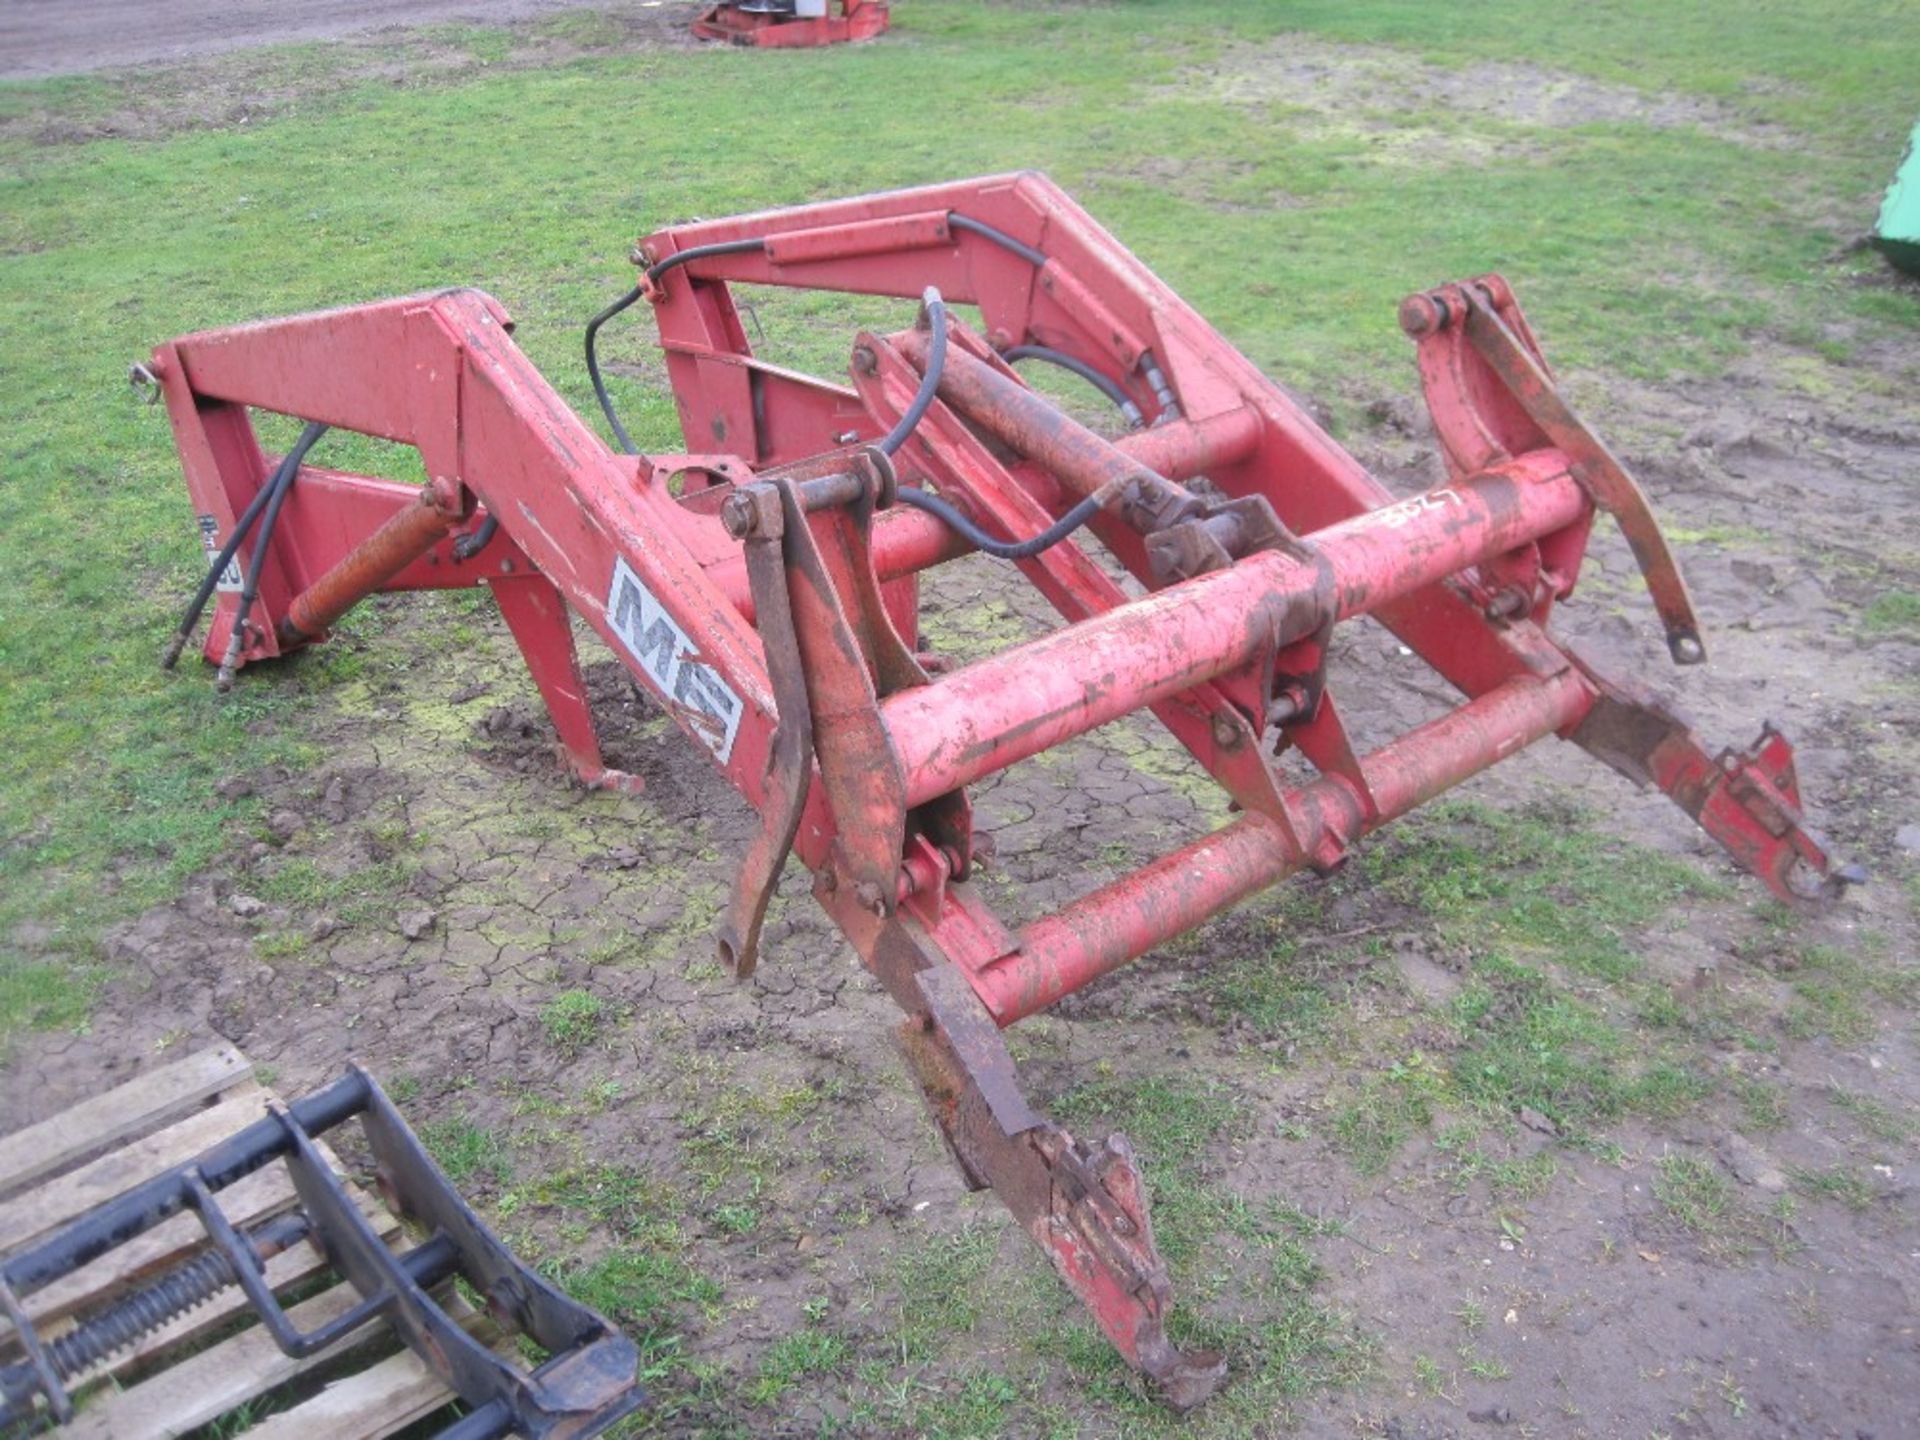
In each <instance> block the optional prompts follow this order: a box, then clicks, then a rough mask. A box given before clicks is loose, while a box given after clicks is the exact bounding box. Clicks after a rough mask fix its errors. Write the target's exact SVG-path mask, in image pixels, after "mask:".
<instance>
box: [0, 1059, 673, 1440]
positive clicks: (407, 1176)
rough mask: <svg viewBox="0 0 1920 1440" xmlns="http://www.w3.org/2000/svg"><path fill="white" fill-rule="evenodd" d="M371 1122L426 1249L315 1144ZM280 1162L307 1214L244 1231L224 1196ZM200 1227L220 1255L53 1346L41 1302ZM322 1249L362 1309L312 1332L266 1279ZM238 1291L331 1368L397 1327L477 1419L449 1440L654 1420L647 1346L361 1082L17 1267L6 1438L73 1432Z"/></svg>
mask: <svg viewBox="0 0 1920 1440" xmlns="http://www.w3.org/2000/svg"><path fill="white" fill-rule="evenodd" d="M354 1116H358V1117H359V1118H360V1123H361V1128H362V1130H363V1131H364V1133H365V1135H366V1138H367V1143H368V1146H369V1148H370V1149H371V1151H372V1153H373V1160H374V1167H375V1179H376V1184H377V1187H378V1189H379V1191H380V1195H381V1198H382V1199H383V1200H385V1201H386V1203H387V1205H388V1206H389V1207H390V1208H391V1209H392V1210H393V1211H394V1212H395V1213H396V1214H397V1215H398V1216H399V1217H400V1218H401V1219H403V1220H407V1221H410V1222H412V1223H413V1224H414V1225H416V1226H417V1227H418V1228H419V1229H420V1230H421V1231H422V1232H424V1233H425V1235H426V1237H427V1238H426V1239H425V1240H424V1241H423V1242H422V1243H421V1244H419V1245H417V1246H415V1247H414V1248H412V1249H410V1250H407V1251H404V1252H398V1253H396V1252H395V1251H393V1250H390V1249H389V1248H388V1247H387V1245H386V1243H385V1242H384V1241H382V1240H381V1238H380V1236H379V1234H378V1232H376V1231H375V1229H374V1228H373V1226H372V1225H371V1224H369V1223H368V1221H367V1219H366V1217H365V1216H364V1215H363V1214H362V1213H361V1211H360V1208H359V1206H358V1205H356V1204H355V1203H354V1200H353V1197H352V1196H351V1195H349V1194H348V1193H347V1190H346V1188H345V1186H344V1185H343V1184H342V1182H341V1181H340V1179H339V1178H338V1177H336V1176H335V1175H334V1173H333V1169H332V1167H331V1166H330V1165H329V1164H328V1163H327V1161H326V1158H325V1157H324V1156H323V1155H322V1154H321V1153H320V1151H319V1149H318V1148H317V1147H316V1145H315V1143H314V1137H315V1136H318V1135H320V1134H322V1133H324V1132H325V1131H327V1130H330V1129H332V1128H333V1127H334V1126H336V1125H338V1124H340V1123H342V1122H343V1121H346V1120H349V1119H351V1118H353V1117H354ZM275 1161H282V1162H284V1163H285V1164H286V1166H287V1170H288V1173H289V1175H290V1176H291V1178H292V1181H293V1187H294V1191H295V1193H296V1194H297V1195H298V1196H299V1208H298V1209H296V1210H293V1211H290V1212H288V1213H286V1214H283V1215H279V1216H276V1217H275V1218H273V1219H270V1220H266V1221H263V1222H261V1223H260V1224H258V1225H255V1226H253V1227H251V1228H250V1229H248V1230H246V1231H241V1230H238V1229H236V1228H235V1227H234V1225H233V1224H232V1223H231V1222H230V1221H229V1220H228V1218H227V1216H226V1214H225V1213H224V1212H223V1211H222V1210H221V1208H220V1204H219V1201H218V1200H217V1199H216V1198H215V1196H216V1194H217V1192H218V1191H220V1190H222V1189H224V1188H225V1187H226V1186H228V1185H231V1184H232V1183H233V1182H234V1181H236V1180H238V1179H240V1178H241V1177H242V1176H245V1175H249V1174H252V1173H253V1172H254V1171H256V1170H259V1169H261V1168H262V1167H263V1166H265V1165H268V1164H271V1163H273V1162H275ZM183 1210H191V1211H193V1212H194V1213H195V1214H196V1215H198V1216H199V1218H200V1223H201V1225H202V1226H203V1227H204V1228H205V1230H206V1232H207V1238H208V1240H209V1242H210V1243H209V1246H208V1248H207V1249H206V1250H204V1251H202V1252H201V1253H199V1254H198V1255H196V1256H195V1257H194V1258H192V1259H190V1260H187V1261H185V1262H184V1263H182V1264H180V1265H178V1266H176V1267H174V1268H173V1269H172V1270H170V1271H168V1272H167V1273H166V1274H165V1275H163V1276H162V1277H161V1278H160V1279H158V1280H156V1281H154V1282H152V1283H151V1284H148V1285H146V1286H144V1287H142V1288H141V1289H140V1290H138V1291H137V1292H135V1293H134V1294H132V1295H129V1296H126V1297H124V1298H122V1299H120V1300H117V1301H114V1302H112V1303H111V1304H108V1305H106V1306H104V1307H102V1308H101V1309H99V1310H98V1311H96V1312H95V1313H93V1314H92V1315H90V1316H88V1317H86V1318H85V1319H83V1320H81V1322H80V1323H79V1324H78V1325H77V1326H75V1327H74V1328H73V1329H71V1330H69V1331H68V1332H66V1333H65V1334H62V1335H60V1336H58V1337H56V1338H54V1339H51V1340H48V1339H44V1338H43V1337H42V1336H41V1335H40V1334H39V1333H38V1331H36V1330H35V1328H34V1326H33V1325H32V1323H31V1322H30V1321H28V1319H27V1316H26V1308H25V1306H24V1305H23V1304H22V1303H21V1302H22V1300H23V1298H24V1297H25V1296H28V1295H30V1294H32V1293H33V1292H34V1291H36V1290H38V1289H40V1288H42V1287H43V1286H46V1285H49V1284H51V1283H53V1282H54V1281H55V1280H58V1279H59V1278H61V1277H62V1276H64V1275H68V1274H71V1273H72V1272H74V1271H75V1270H78V1269H79V1268H80V1267H81V1266H83V1265H86V1264H89V1263H90V1262H92V1261H93V1260H95V1259H97V1258H99V1257H100V1256H102V1255H104V1254H106V1253H108V1252H109V1251H111V1250H113V1249H115V1248H116V1247H118V1246H120V1245H123V1244H125V1243H126V1242H127V1241H129V1240H131V1239H133V1238H134V1237H135V1236H137V1235H140V1234H143V1233H144V1232H146V1231H148V1230H150V1229H152V1228H153V1227H154V1226H156V1225H158V1224H159V1223H160V1222H161V1221H163V1220H165V1219H167V1218H168V1217H169V1216H172V1215H176V1214H178V1213H180V1212H181V1211H183ZM307 1238H311V1239H313V1240H314V1242H315V1243H316V1244H317V1245H318V1246H319V1247H320V1249H321V1250H322V1252H323V1253H324V1254H325V1255H326V1257H327V1260H328V1262H329V1264H331V1265H332V1266H333V1268H334V1269H335V1270H336V1271H338V1272H339V1274H340V1275H341V1276H342V1277H343V1278H345V1279H346V1280H347V1281H348V1282H349V1283H350V1284H351V1285H352V1286H353V1287H354V1289H355V1290H356V1291H357V1292H358V1293H359V1296H360V1300H359V1303H358V1304H356V1305H354V1306H353V1307H352V1308H351V1309H349V1310H348V1311H347V1312H346V1313H345V1314H343V1315H340V1316H338V1317H337V1318H335V1319H333V1320H330V1321H328V1322H327V1323H326V1324H325V1325H322V1326H319V1327H317V1328H316V1329H313V1330H310V1331H302V1330H300V1329H298V1328H297V1327H296V1326H295V1325H294V1324H293V1322H292V1321H291V1320H290V1319H289V1318H288V1316H287V1312H286V1311H285V1310H284V1309H282V1308H281V1305H280V1303H279V1301H278V1300H276V1299H275V1298H274V1295H273V1291H272V1289H271V1287H270V1286H269V1285H268V1284H267V1282H266V1279H265V1275H264V1262H265V1260H266V1258H267V1257H268V1256H269V1255H272V1254H274V1253H276V1252H278V1251H280V1250H284V1249H286V1248H288V1247H289V1246H291V1245H295V1244H298V1243H299V1242H300V1241H301V1240H303V1239H307ZM456 1274H457V1275H460V1276H462V1277H464V1278H465V1279H466V1281H467V1282H468V1284H470V1285H472V1286H473V1287H474V1289H476V1290H477V1291H478V1292H479V1293H480V1294H481V1295H482V1296H484V1297H485V1298H486V1302H487V1310H488V1313H489V1315H490V1316H491V1317H492V1318H493V1320H494V1321H495V1322H496V1323H497V1324H499V1325H500V1326H501V1327H502V1328H503V1329H506V1330H509V1331H516V1332H521V1333H524V1334H525V1335H527V1336H528V1337H530V1338H531V1339H532V1340H533V1341H534V1342H535V1343H537V1344H538V1345H540V1346H541V1347H543V1348H544V1349H545V1350H546V1351H547V1352H548V1355H549V1356H550V1358H549V1359H548V1360H546V1361H545V1363H543V1364H541V1365H540V1366H539V1367H538V1368H537V1369H534V1370H533V1371H531V1372H528V1371H523V1370H520V1369H518V1368H516V1367H515V1366H513V1365H511V1364H509V1363H508V1362H507V1361H506V1360H504V1359H503V1358H501V1357H500V1356H499V1355H497V1354H495V1353H494V1352H493V1351H492V1350H490V1349H488V1348H487V1347H486V1346H485V1345H483V1344H481V1343H480V1342H479V1341H478V1340H476V1339H474V1337H473V1336H472V1335H470V1334H468V1333H467V1331H466V1330H465V1329H464V1328H462V1326H461V1325H460V1323H459V1322H458V1321H457V1320H455V1319H454V1318H453V1317H452V1316H450V1315H448V1314H447V1312H446V1311H445V1310H444V1309H442V1308H441V1306H440V1305H439V1303H438V1302H436V1301H435V1300H434V1299H433V1297H432V1295H431V1294H430V1293H429V1292H430V1291H432V1290H433V1289H435V1288H436V1287H438V1286H440V1285H441V1283H442V1282H444V1281H446V1280H447V1279H448V1278H449V1277H451V1276H454V1275H456ZM228 1285H238V1286H239V1287H240V1288H241V1290H242V1292H243V1293H244V1294H245V1295H246V1298H247V1301H248V1303H249V1304H250V1305H251V1306H252V1308H253V1310H254V1312H255V1313H256V1314H257V1315H258V1316H259V1318H260V1321H261V1323H262V1324H263V1325H265V1326H266V1328H267V1330H268V1332H269V1333H270V1334H271V1335H272V1336H273V1338H274V1340H275V1342H276V1343H277V1344H278V1345H279V1346H280V1348H281V1350H283V1351H284V1352H286V1354H288V1355H290V1356H293V1357H295V1358H301V1357H305V1356H308V1355H313V1354H317V1353H318V1352H320V1351H322V1350H324V1349H326V1348H327V1347H328V1346H330V1345H333V1344H335V1343H336V1342H338V1341H339V1340H341V1339H343V1338H344V1337H346V1336H347V1335H349V1334H351V1333H353V1332H354V1331H356V1330H358V1329H360V1328H361V1327H362V1326H365V1325H368V1324H371V1323H372V1322H374V1321H376V1320H384V1321H386V1322H387V1323H388V1324H390V1325H391V1326H393V1328H394V1330H395V1332H396V1333H397V1334H398V1335H399V1336H400V1338H401V1339H402V1340H404V1341H405V1342H406V1344H407V1348H408V1349H410V1350H412V1351H413V1353H414V1354H415V1355H417V1356H419V1357H420V1359H421V1360H422V1361H424V1362H425V1363H426V1365H427V1366H428V1368H429V1369H431V1370H432V1371H433V1373H434V1374H436V1375H437V1376H439V1377H440V1379H441V1380H442V1381H443V1382H445V1384H446V1385H447V1387H448V1388H449V1389H451V1390H452V1391H454V1392H455V1393H456V1394H457V1395H459V1396H460V1398H461V1399H462V1400H464V1401H465V1402H466V1404H467V1406H468V1407H469V1408H468V1413H467V1414H466V1415H465V1416H463V1417H462V1418H460V1419H459V1420H457V1421H455V1422H454V1423H453V1424H452V1425H450V1426H448V1427H447V1428H446V1429H444V1430H442V1431H441V1432H440V1435H439V1440H491V1437H496V1436H505V1435H523V1436H527V1437H529V1440H562V1437H565V1440H573V1437H584V1436H591V1435H596V1434H599V1433H600V1432H601V1431H602V1430H604V1429H605V1428H606V1427H607V1426H609V1425H611V1424H612V1423H613V1422H614V1421H615V1420H617V1419H619V1418H620V1417H621V1416H623V1415H627V1414H630V1413H631V1412H633V1411H634V1410H636V1409H638V1408H639V1407H640V1406H641V1405H642V1404H643V1403H644V1402H645V1396H644V1395H643V1394H642V1393H641V1391H640V1389H639V1387H638V1385H637V1383H636V1378H637V1371H638V1368H639V1357H638V1352H637V1351H636V1350H635V1349H634V1346H633V1342H632V1341H630V1340H628V1339H627V1338H626V1336H624V1335H622V1334H621V1333H620V1332H619V1331H618V1330H616V1329H614V1328H613V1326H612V1325H610V1324H609V1323H608V1322H607V1321H606V1320H605V1319H603V1318H602V1317H601V1316H600V1315H598V1314H596V1313H594V1312H593V1311H592V1310H589V1309H587V1308H586V1307H585V1306H583V1305H579V1304H577V1303H575V1302H574V1301H573V1300H571V1299H569V1298H568V1297H567V1296H566V1295H564V1294H562V1293H561V1292H560V1291H559V1290H557V1289H555V1288H554V1287H553V1286H552V1285H551V1284H549V1283H548V1282H547V1281H545V1280H543V1279H542V1278H541V1277H540V1276H539V1275H537V1274H535V1273H534V1272H533V1271H532V1270H529V1269H528V1268H527V1267H526V1266H524V1265H522V1264H521V1263H520V1262H519V1261H518V1260H516V1259H515V1258H514V1257H513V1255H512V1253H511V1252H509V1251H508V1250H507V1248H506V1247H505V1246H504V1245H502V1244H501V1243H500V1241H499V1240H498V1239H496V1238H495V1237H494V1235H493V1234H492V1233H491V1232H490V1231H489V1230H488V1229H487V1228H486V1226H485V1225H484V1224H482V1223H481V1221H480V1219H479V1217H478V1216H477V1215H475V1214H474V1213H473V1211H472V1209H471V1208H469V1207H468V1205H467V1203H466V1202H465V1201H464V1200H463V1199H461V1198H460V1195H459V1192H458V1191H456V1190H455V1189H454V1188H453V1186H452V1185H451V1184H449V1183H448V1181H447V1177H446V1176H445V1175H443V1174H442V1173H441V1172H440V1168H439V1167H438V1166H437V1165H435V1164H434V1163H433V1160H432V1159H431V1158H430V1157H429V1156H428V1155H427V1152H426V1151H425V1149H423V1148H422V1146H421V1144H420V1142H419V1140H418V1139H417V1138H415V1136H414V1134H413V1132H412V1131H411V1130H409V1129H408V1128H407V1125H406V1122H405V1121H403V1120H402V1119H401V1118H400V1114H399V1112H398V1111H397V1110H395V1109H394V1106H393V1102H392V1101H391V1100H389V1099H388V1098H387V1096H386V1092H384V1091H383V1090H381V1088H380V1086H379V1085H378V1084H377V1083H375V1081H374V1079H373V1077H372V1076H370V1075H368V1074H367V1072H366V1071H364V1070H362V1069H361V1068H360V1067H359V1066H357V1065H354V1066H350V1067H348V1072H347V1074H346V1075H344V1076H343V1077H341V1078H340V1079H339V1080H337V1081H335V1082H334V1083H333V1084H332V1085H329V1086H327V1087H326V1088H325V1089H324V1090H318V1091H315V1092H314V1093H313V1094H311V1095H308V1096H306V1097H305V1098H304V1099H302V1100H299V1101H296V1102H295V1103H294V1104H293V1105H291V1106H281V1105H278V1104H274V1105H272V1106H270V1113H269V1114H268V1115H267V1117H266V1118H265V1119H263V1120H260V1121H257V1122H256V1123H254V1124H253V1125H250V1126H248V1127H247V1128H246V1129H245V1130H243V1131H241V1132H240V1133H239V1134H237V1135H234V1136H232V1137H231V1138H229V1139H227V1140H224V1141H222V1142H221V1143H220V1144H218V1145H215V1146H214V1147H212V1148H211V1149H209V1150H207V1151H205V1152H204V1153H202V1154H201V1155H200V1156H198V1157H197V1158H195V1159H193V1160H190V1161H188V1162H187V1163H186V1164H184V1165H179V1166H176V1167H175V1168H174V1169H172V1170H169V1171H167V1172H166V1173H164V1174H161V1175H156V1176H155V1177H153V1178H152V1179H151V1180H148V1181H146V1182H145V1183H144V1184H141V1185H139V1186H137V1187H136V1188H134V1189H132V1190H129V1191H128V1192H127V1193H125V1194H124V1195H121V1196H118V1197H117V1198H115V1199H113V1200H109V1201H107V1202H106V1203H104V1204H102V1205H99V1206H96V1207H95V1208H94V1209H92V1210H90V1211H88V1212H87V1213H86V1214H85V1215H82V1216H81V1217H80V1218H79V1219H77V1220H75V1221H73V1222H72V1223H71V1224H69V1225H67V1226H66V1227H64V1228H63V1229H61V1230H59V1231H58V1232H56V1233H55V1234H53V1235H51V1236H49V1237H48V1238H47V1239H45V1240H42V1241H41V1242H40V1243H38V1244H36V1245H34V1246H31V1247H30V1248H28V1249H26V1250H23V1251H21V1252H20V1253H19V1254H17V1255H14V1256H12V1257H11V1258H9V1259H8V1260H7V1261H6V1262H5V1263H4V1264H0V1310H3V1311H4V1313H5V1315H6V1317H7V1319H8V1320H9V1321H11V1322H12V1325H13V1334H14V1339H15V1340H16V1341H17V1343H18V1344H19V1347H20V1349H21V1350H22V1351H23V1352H24V1358H21V1359H19V1360H17V1361H15V1362H13V1363H11V1364H7V1365H4V1366H0V1436H8V1437H11V1436H14V1435H25V1434H31V1433H34V1432H36V1431H39V1430H41V1429H44V1428H47V1427H49V1426H52V1425H58V1424H62V1423H64V1422H65V1421H66V1420H68V1419H69V1418H71V1416H72V1414H73V1401H72V1397H71V1396H70V1395H69V1394H68V1393H67V1389H66V1382H67V1381H69V1380H71V1379H73V1378H74V1377H75V1376H76V1375H79V1374H82V1373H83V1372H85V1371H86V1370H87V1369H88V1368H89V1367H91V1366H92V1365H94V1364H96V1363H97V1362H98V1361H100V1360H102V1359H104V1358H106V1357H107V1356H108V1355H110V1354H112V1353H114V1352H115V1351H117V1350H120V1349H123V1348H125V1347H126V1346H127V1345H129V1344H131V1343H133V1341H135V1340H137V1339H138V1338H139V1337H140V1336H141V1335H144V1334H146V1333H147V1332H149V1331H151V1330H154V1329H157V1328H159V1327H160V1326H161V1325H163V1324H165V1323H166V1322H167V1321H169V1320H171V1319H172V1318H173V1317H174V1316H176V1315H180V1314H183V1313H185V1312H186V1311H188V1310H191V1309H192V1308H193V1307H194V1306H196V1305H199V1304H200V1303H201V1302H203V1301H204V1300H206V1299H208V1298H209V1297H211V1296H212V1295H214V1294H215V1293H217V1292H218V1291H220V1290H222V1289H224V1288H226V1287H227V1286H228Z"/></svg>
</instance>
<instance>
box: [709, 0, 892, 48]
mask: <svg viewBox="0 0 1920 1440" xmlns="http://www.w3.org/2000/svg"><path fill="white" fill-rule="evenodd" d="M835 5H838V7H839V11H840V13H839V14H837V15H836V14H833V13H832V10H833V7H834V6H835ZM892 18H893V17H892V16H891V14H890V13H889V10H888V3H887V0H720V3H719V4H717V5H715V6H714V7H713V8H712V9H710V10H708V11H707V12H706V13H705V14H703V15H702V16H701V17H700V18H699V19H698V20H696V21H694V22H693V33H694V34H695V35H698V36H699V37H700V38H701V39H702V40H727V41H731V42H732V43H733V44H735V45H786V46H798V45H838V44H841V43H842V42H844V41H849V40H872V39H874V38H875V37H876V36H879V35H882V34H884V33H885V32H886V28H887V26H888V24H889V23H890V22H891V20H892Z"/></svg>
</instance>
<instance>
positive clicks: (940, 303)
mask: <svg viewBox="0 0 1920 1440" xmlns="http://www.w3.org/2000/svg"><path fill="white" fill-rule="evenodd" d="M920 303H921V304H922V305H923V306H925V307H926V311H927V328H928V329H929V330H930V331H931V332H932V334H931V338H930V340H929V343H928V345H927V373H926V374H924V375H922V376H921V377H920V388H919V389H918V390H916V391H914V392H913V403H912V404H911V405H909V406H907V408H906V413H905V414H903V415H901V417H900V418H899V419H898V420H896V421H895V422H894V425H893V428H892V429H891V430H889V431H888V432H887V433H886V434H885V435H884V436H882V437H881V439H880V449H881V451H882V453H884V454H887V455H891V454H893V453H894V451H896V450H898V449H899V448H900V447H901V446H902V445H904V444H906V443H907V437H908V436H909V435H911V434H913V431H914V427H915V426H917V425H918V424H919V423H920V421H921V419H922V418H923V417H924V416H925V415H926V413H927V407H928V406H930V405H932V404H933V397H934V396H935V395H936V394H937V393H939V390H940V377H941V376H942V375H944V374H946V372H947V306H946V302H945V301H944V300H942V299H941V298H940V292H939V291H938V290H936V289H934V288H933V286H931V285H929V286H928V287H927V288H926V290H925V291H923V292H922V293H921V296H920Z"/></svg>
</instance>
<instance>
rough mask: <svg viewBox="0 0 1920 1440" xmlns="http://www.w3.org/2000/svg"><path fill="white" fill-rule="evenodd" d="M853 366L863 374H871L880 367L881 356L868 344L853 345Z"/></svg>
mask: <svg viewBox="0 0 1920 1440" xmlns="http://www.w3.org/2000/svg"><path fill="white" fill-rule="evenodd" d="M853 368H854V369H855V370H856V371H858V372H859V373H860V374H862V375H871V374H873V372H874V371H876V370H878V369H879V368H880V357H879V356H878V355H876V354H874V353H873V350H872V349H871V348H870V347H869V346H866V345H856V346H854V347H853Z"/></svg>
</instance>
